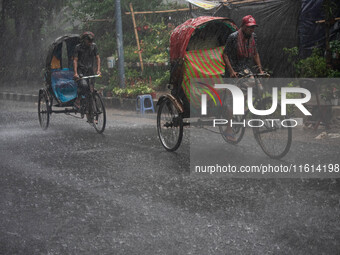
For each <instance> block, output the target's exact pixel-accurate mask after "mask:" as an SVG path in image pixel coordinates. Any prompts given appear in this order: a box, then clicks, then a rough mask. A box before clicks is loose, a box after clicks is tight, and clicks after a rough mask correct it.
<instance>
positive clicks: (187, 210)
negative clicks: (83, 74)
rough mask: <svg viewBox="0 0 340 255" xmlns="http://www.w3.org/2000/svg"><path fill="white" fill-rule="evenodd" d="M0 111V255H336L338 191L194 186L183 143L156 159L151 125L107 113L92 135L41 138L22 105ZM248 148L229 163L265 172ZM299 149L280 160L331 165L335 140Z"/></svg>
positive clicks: (55, 132) (62, 125) (54, 127)
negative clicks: (103, 126)
mask: <svg viewBox="0 0 340 255" xmlns="http://www.w3.org/2000/svg"><path fill="white" fill-rule="evenodd" d="M0 109H1V111H0V117H1V118H0V127H1V129H0V141H1V147H0V162H1V163H0V169H1V170H0V194H1V195H0V196H1V197H0V214H1V217H0V254H338V253H340V245H339V243H340V241H339V240H340V238H339V237H340V217H339V215H340V185H339V181H336V180H334V179H323V180H321V179H302V180H301V179H218V178H213V179H205V178H199V177H198V176H196V175H195V176H194V175H190V174H189V171H188V169H189V145H188V140H187V139H186V140H184V142H183V144H182V146H181V147H180V149H179V151H178V152H177V153H168V152H165V151H164V149H163V148H162V147H161V145H160V143H159V141H158V137H157V135H156V129H155V121H154V120H153V119H151V118H137V117H136V116H134V115H133V113H131V112H120V111H113V110H110V111H108V117H109V119H108V126H107V129H106V130H105V133H104V135H98V134H96V132H95V130H94V129H93V128H92V127H90V126H89V125H88V124H87V123H86V122H85V121H84V120H78V119H74V118H71V117H69V116H65V115H52V118H51V124H50V127H49V129H48V130H47V131H42V130H41V129H40V127H39V124H38V120H37V110H36V106H35V105H32V104H30V103H18V102H12V103H10V102H7V101H0ZM186 137H188V136H186ZM246 139H248V138H246ZM249 139H250V138H249ZM245 141H247V140H245ZM253 142H254V141H251V140H249V145H248V143H244V145H243V146H238V147H231V148H232V149H230V157H231V158H233V159H234V160H235V157H240V158H241V159H242V160H244V161H245V162H249V163H251V162H254V161H261V160H262V162H272V161H271V160H268V159H267V157H266V156H265V155H264V154H263V152H261V151H259V150H257V151H255V150H254V151H253V150H251V153H249V154H247V157H246V158H242V156H241V155H240V152H242V151H243V152H244V150H247V149H250V148H252V146H253V145H252V144H253ZM310 143H311V141H309V140H305V139H304V138H303V135H298V136H297V137H296V142H295V143H294V145H293V147H292V152H291V153H289V154H288V155H287V157H286V158H285V160H286V161H287V162H293V161H296V160H297V159H299V158H307V157H308V158H311V160H313V161H315V162H323V161H325V162H329V161H332V162H333V161H335V162H339V160H338V158H339V149H337V148H338V147H337V146H338V142H337V141H336V142H334V141H332V142H320V143H316V142H314V141H312V143H313V144H312V145H313V146H309V147H308V148H310V149H308V150H306V146H307V145H308V144H310ZM237 155H239V156H237ZM315 155H318V156H317V157H316V156H315ZM240 158H239V160H240ZM336 160H337V161H336Z"/></svg>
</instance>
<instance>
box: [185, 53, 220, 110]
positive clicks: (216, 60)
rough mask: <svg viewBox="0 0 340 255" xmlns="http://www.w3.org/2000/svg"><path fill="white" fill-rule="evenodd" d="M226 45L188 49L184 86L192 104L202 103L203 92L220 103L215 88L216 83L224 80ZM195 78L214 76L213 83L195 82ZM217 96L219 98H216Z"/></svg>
mask: <svg viewBox="0 0 340 255" xmlns="http://www.w3.org/2000/svg"><path fill="white" fill-rule="evenodd" d="M223 49H224V46H222V47H218V48H214V49H204V50H193V51H188V52H186V54H185V57H184V77H183V82H182V88H183V91H184V92H185V95H186V97H187V98H188V100H189V102H190V103H191V105H200V98H201V94H202V93H206V94H208V95H209V96H210V98H211V99H212V100H214V102H215V104H216V103H218V101H217V100H220V99H219V96H218V94H216V93H215V90H214V89H213V85H214V83H221V82H222V76H221V75H222V74H223V73H224V66H225V64H224V61H223V59H222V54H223ZM195 78H201V79H202V78H213V79H212V80H211V84H207V83H201V82H194V80H195ZM215 98H217V100H216V99H215Z"/></svg>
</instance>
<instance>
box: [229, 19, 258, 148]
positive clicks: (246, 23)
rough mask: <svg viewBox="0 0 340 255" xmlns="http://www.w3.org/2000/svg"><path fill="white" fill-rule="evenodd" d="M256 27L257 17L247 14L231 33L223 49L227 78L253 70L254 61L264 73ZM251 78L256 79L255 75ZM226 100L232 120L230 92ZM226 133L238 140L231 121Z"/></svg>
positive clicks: (233, 140) (232, 139)
mask: <svg viewBox="0 0 340 255" xmlns="http://www.w3.org/2000/svg"><path fill="white" fill-rule="evenodd" d="M255 27H257V24H256V21H255V19H254V18H253V17H252V16H251V15H247V16H245V17H243V19H242V24H241V28H240V29H239V30H238V31H236V32H234V33H232V34H230V35H229V37H228V39H227V43H226V46H225V48H224V51H223V59H224V62H225V77H226V78H237V74H238V72H240V71H243V70H245V69H248V70H251V67H252V66H253V63H254V62H255V64H256V65H257V69H258V72H259V73H263V70H262V66H261V61H260V56H259V53H258V51H257V45H256V35H255V33H254V30H255ZM251 78H252V79H253V80H254V77H251ZM252 83H253V84H255V80H254V81H253V82H252V81H250V84H252ZM250 86H252V85H250ZM226 100H227V102H226V103H227V105H228V110H227V115H228V119H229V120H230V119H232V104H231V101H232V97H231V94H230V93H228V94H227V98H226ZM224 135H225V137H226V139H228V141H230V142H232V143H233V142H236V137H235V135H234V132H233V130H232V128H231V126H230V123H228V125H227V128H226V130H225V132H224Z"/></svg>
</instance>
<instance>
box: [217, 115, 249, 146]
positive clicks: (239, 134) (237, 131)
mask: <svg viewBox="0 0 340 255" xmlns="http://www.w3.org/2000/svg"><path fill="white" fill-rule="evenodd" d="M221 118H222V119H227V117H226V116H221ZM243 120H244V117H242V116H240V115H236V116H233V122H242V121H243ZM218 128H219V130H220V133H221V136H222V137H223V139H224V141H226V142H227V143H230V144H234V145H236V144H238V143H239V142H240V141H241V140H242V138H243V136H244V132H245V130H246V128H245V127H244V126H243V125H242V126H241V125H234V126H233V127H232V129H233V132H234V135H235V138H236V141H235V142H233V141H230V140H228V139H227V136H226V134H225V131H226V129H227V127H226V126H225V125H220V126H219V127H218Z"/></svg>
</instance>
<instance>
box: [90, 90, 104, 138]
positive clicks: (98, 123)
mask: <svg viewBox="0 0 340 255" xmlns="http://www.w3.org/2000/svg"><path fill="white" fill-rule="evenodd" d="M92 102H93V108H92V110H93V120H94V121H93V126H94V128H95V129H96V131H97V132H98V133H99V134H101V133H103V132H104V130H105V126H106V111H105V106H104V103H103V100H102V99H101V97H100V96H99V94H98V93H97V92H95V93H94V94H93V97H92Z"/></svg>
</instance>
